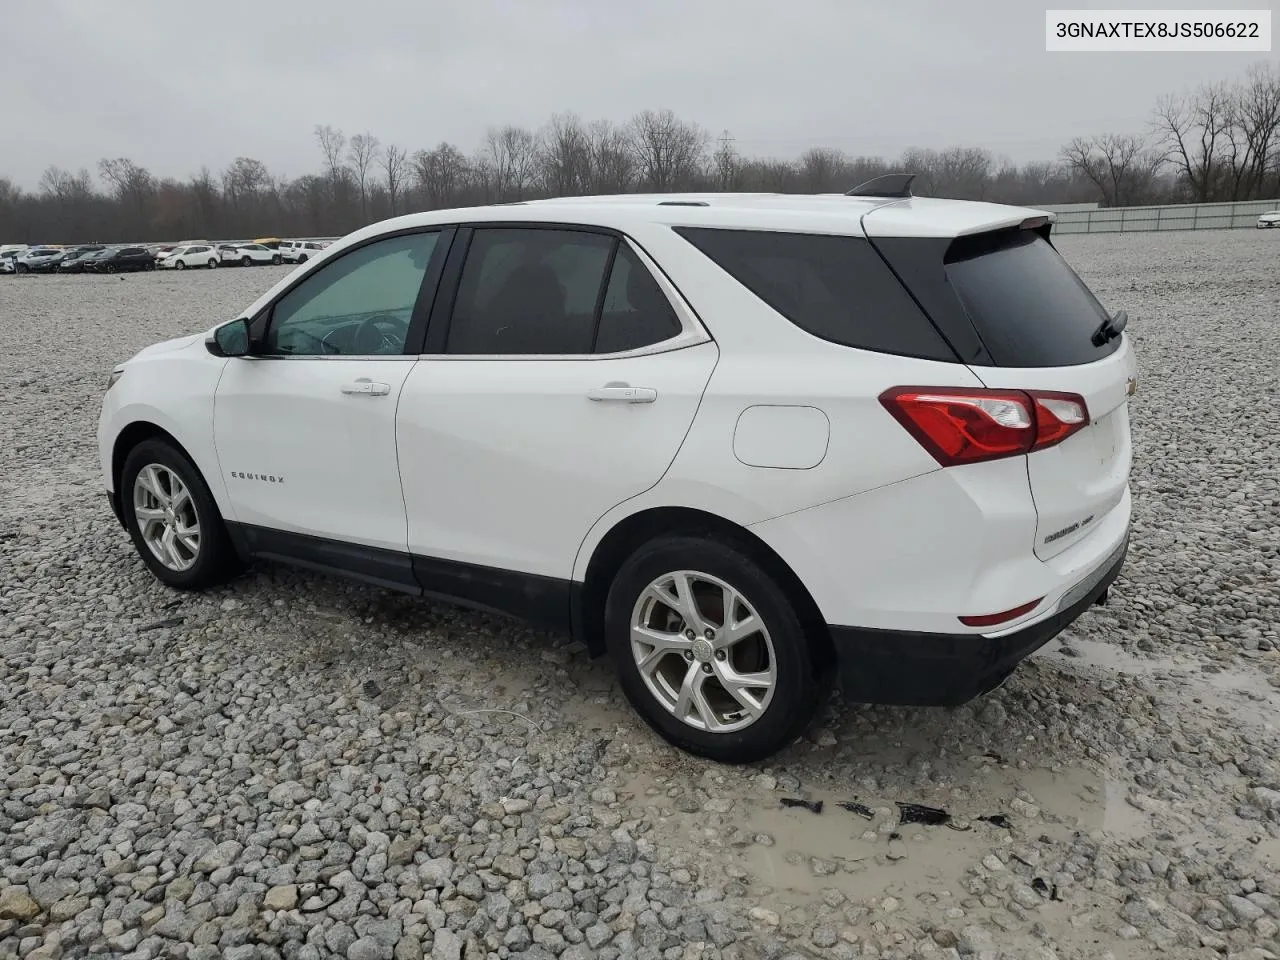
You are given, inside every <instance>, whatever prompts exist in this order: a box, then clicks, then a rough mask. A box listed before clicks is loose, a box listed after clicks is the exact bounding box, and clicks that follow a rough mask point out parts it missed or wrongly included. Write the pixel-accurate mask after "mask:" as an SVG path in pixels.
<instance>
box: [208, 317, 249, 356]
mask: <svg viewBox="0 0 1280 960" xmlns="http://www.w3.org/2000/svg"><path fill="white" fill-rule="evenodd" d="M204 345H205V347H207V348H208V350H209V352H210V353H212V354H213V355H214V356H215V357H243V356H245V355H246V354H248V352H249V321H248V320H246V319H244V318H243V317H241V318H240V319H239V320H232V321H231V322H230V323H224V324H223V325H222V326H220V327H218V329H216V330H214V331H213V333H211V334H210V335H209V336H208V338H206V340H205V342H204Z"/></svg>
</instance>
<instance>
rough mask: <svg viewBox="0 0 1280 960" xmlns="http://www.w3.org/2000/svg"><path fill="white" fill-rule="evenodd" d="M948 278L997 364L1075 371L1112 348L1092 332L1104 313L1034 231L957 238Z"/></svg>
mask: <svg viewBox="0 0 1280 960" xmlns="http://www.w3.org/2000/svg"><path fill="white" fill-rule="evenodd" d="M945 263H946V273H947V279H948V280H949V281H950V283H951V286H952V288H953V289H954V290H955V292H956V295H957V296H958V297H959V299H960V302H961V304H962V305H963V306H964V309H965V312H966V313H967V314H968V315H969V319H970V320H971V321H972V322H973V325H974V327H975V328H976V329H977V331H978V336H980V337H981V338H982V342H983V343H984V344H985V345H986V347H987V351H988V352H989V353H990V354H991V359H992V361H993V362H994V363H995V364H996V365H997V366H1002V367H1057V366H1073V365H1076V364H1081V363H1091V362H1093V361H1095V360H1101V359H1102V358H1103V357H1106V356H1108V355H1109V354H1111V353H1113V352H1114V351H1115V350H1117V349H1118V348H1119V346H1120V339H1119V338H1116V339H1114V340H1111V341H1110V342H1108V343H1106V344H1103V345H1102V346H1101V347H1095V346H1094V345H1093V341H1092V338H1093V334H1094V332H1095V331H1096V330H1097V329H1098V327H1099V326H1101V325H1102V323H1103V321H1105V320H1107V319H1108V314H1107V311H1106V310H1105V309H1104V308H1103V306H1102V304H1100V303H1099V302H1098V299H1097V298H1096V297H1095V296H1094V295H1093V294H1092V293H1091V292H1090V290H1089V288H1088V287H1086V286H1085V284H1084V281H1082V280H1081V279H1080V278H1079V277H1078V276H1076V273H1075V271H1074V270H1072V269H1071V267H1070V266H1068V265H1067V262H1066V261H1065V260H1063V259H1062V255H1061V254H1059V253H1058V251H1057V250H1055V249H1054V248H1053V246H1052V245H1051V244H1050V243H1049V241H1047V240H1046V239H1044V237H1042V236H1041V235H1040V234H1038V233H1036V232H1035V231H1032V230H1012V231H1000V232H998V233H991V234H982V235H979V236H976V237H971V238H970V237H964V238H961V239H960V240H957V241H955V242H954V243H953V244H952V245H951V247H950V249H949V250H948V251H947V256H946V260H945Z"/></svg>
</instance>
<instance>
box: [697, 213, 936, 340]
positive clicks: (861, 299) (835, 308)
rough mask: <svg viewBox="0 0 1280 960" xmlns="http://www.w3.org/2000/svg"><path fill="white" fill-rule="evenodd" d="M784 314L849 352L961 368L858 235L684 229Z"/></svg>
mask: <svg viewBox="0 0 1280 960" xmlns="http://www.w3.org/2000/svg"><path fill="white" fill-rule="evenodd" d="M675 229H676V232H677V233H678V234H680V235H681V236H682V237H684V238H685V239H686V240H688V241H689V242H690V243H692V244H693V245H694V246H695V247H697V248H698V249H699V250H701V251H702V252H703V253H704V254H706V255H707V256H708V257H710V258H711V259H712V260H713V261H715V263H716V264H717V265H719V266H720V267H721V268H722V269H723V270H724V271H725V272H726V273H728V274H729V275H730V276H732V277H733V278H734V279H735V280H737V281H738V282H739V283H741V284H742V285H743V286H744V287H746V288H747V289H748V290H750V291H751V292H752V293H754V294H755V295H756V296H757V297H759V298H760V299H761V300H763V301H764V302H765V303H767V304H768V305H769V306H770V307H772V308H773V309H774V310H776V311H777V312H778V313H780V314H782V316H784V317H786V318H787V319H788V320H790V321H791V322H792V323H794V324H795V325H796V326H798V327H800V328H801V329H802V330H805V331H807V332H809V333H811V334H813V335H814V336H815V337H821V338H822V339H823V340H828V341H830V342H832V343H838V344H841V345H843V346H847V347H858V348H860V349H863V350H873V351H876V352H877V353H892V354H898V355H901V356H909V357H920V358H925V359H930V360H946V361H951V362H954V361H955V359H956V355H955V353H954V351H952V350H951V348H950V347H949V346H948V345H947V343H946V341H944V340H943V338H942V336H941V334H939V333H938V331H937V330H936V329H935V328H934V326H933V325H932V324H931V323H930V322H929V318H928V317H927V316H925V314H924V313H923V312H922V311H921V310H920V308H919V307H918V306H917V305H916V303H915V302H914V301H913V300H912V299H911V297H910V295H909V294H908V293H907V291H906V290H905V289H903V287H902V284H901V283H899V282H898V279H897V278H896V277H895V276H894V275H893V273H892V272H891V271H890V270H889V268H888V267H887V266H886V265H885V263H884V261H883V260H882V259H881V258H880V255H879V254H878V253H876V251H875V249H874V248H873V247H872V246H871V244H870V243H869V242H867V241H866V240H864V239H861V238H858V237H840V236H828V235H820V234H806V233H778V232H772V231H764V230H720V229H707V228H695V227H677V228H675Z"/></svg>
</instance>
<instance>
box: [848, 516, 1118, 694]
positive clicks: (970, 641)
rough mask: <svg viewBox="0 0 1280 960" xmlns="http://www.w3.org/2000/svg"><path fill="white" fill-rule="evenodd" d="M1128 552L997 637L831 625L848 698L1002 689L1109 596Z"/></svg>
mask: <svg viewBox="0 0 1280 960" xmlns="http://www.w3.org/2000/svg"><path fill="white" fill-rule="evenodd" d="M1128 549H1129V534H1128V532H1127V531H1126V533H1125V536H1124V539H1123V540H1122V541H1121V543H1120V545H1119V546H1118V547H1117V548H1116V549H1115V550H1114V551H1112V553H1111V554H1110V555H1108V557H1107V558H1106V559H1105V560H1104V561H1103V562H1102V563H1101V564H1099V566H1098V567H1097V568H1095V569H1094V570H1093V571H1092V572H1091V573H1090V574H1089V575H1088V576H1086V577H1085V578H1084V579H1082V580H1081V581H1079V582H1078V583H1077V584H1076V585H1075V586H1074V587H1073V588H1072V589H1071V590H1069V591H1068V592H1067V594H1066V595H1065V596H1064V597H1063V598H1062V600H1061V601H1059V604H1058V609H1057V611H1056V612H1054V613H1053V614H1052V615H1051V616H1048V617H1046V618H1044V619H1043V620H1039V621H1037V622H1036V623H1033V624H1032V625H1031V626H1029V627H1024V628H1022V629H1020V630H1014V631H1012V632H1010V633H1005V634H1001V635H998V636H974V635H971V634H970V635H964V634H943V633H911V632H906V631H895V630H871V629H865V628H859V627H841V626H831V627H829V629H830V631H831V640H832V643H833V644H834V646H835V651H836V656H837V659H838V662H839V671H840V686H841V690H842V692H843V693H844V696H845V697H846V698H847V699H849V700H854V701H857V702H860V703H885V704H899V705H909V706H958V705H959V704H962V703H967V702H968V701H970V700H972V699H973V698H974V697H978V696H981V695H982V694H984V693H987V692H988V691H990V690H992V689H993V688H994V687H996V686H998V685H999V684H1000V683H1001V682H1002V681H1003V680H1004V679H1005V677H1007V676H1008V675H1009V674H1010V673H1011V672H1012V671H1013V669H1014V668H1015V667H1016V666H1017V665H1018V664H1019V663H1020V662H1022V661H1023V660H1024V659H1026V658H1027V657H1028V656H1030V655H1031V654H1032V653H1034V652H1035V651H1036V650H1038V649H1040V648H1041V647H1042V646H1044V645H1045V644H1046V643H1048V642H1049V641H1050V640H1052V639H1053V638H1054V637H1056V636H1057V635H1058V634H1060V633H1061V632H1062V631H1063V630H1065V629H1066V628H1067V626H1069V625H1070V624H1071V623H1072V622H1073V621H1074V620H1075V619H1076V618H1077V617H1079V616H1080V614H1082V613H1084V611H1085V610H1087V609H1088V608H1089V607H1091V606H1092V605H1093V604H1094V603H1096V602H1098V600H1099V598H1101V597H1102V596H1103V594H1105V593H1106V591H1107V588H1108V587H1109V586H1111V584H1112V582H1113V581H1114V580H1115V579H1116V577H1117V576H1119V574H1120V569H1121V567H1123V566H1124V560H1125V556H1126V554H1127V553H1128Z"/></svg>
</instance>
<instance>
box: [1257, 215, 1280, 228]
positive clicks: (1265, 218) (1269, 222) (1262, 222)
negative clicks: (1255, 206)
mask: <svg viewBox="0 0 1280 960" xmlns="http://www.w3.org/2000/svg"><path fill="white" fill-rule="evenodd" d="M1256 226H1257V228H1258V229H1259V230H1267V229H1274V228H1276V227H1280V210H1271V211H1269V212H1267V213H1264V214H1263V215H1262V216H1260V217H1259V218H1258V223H1257V225H1256Z"/></svg>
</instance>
